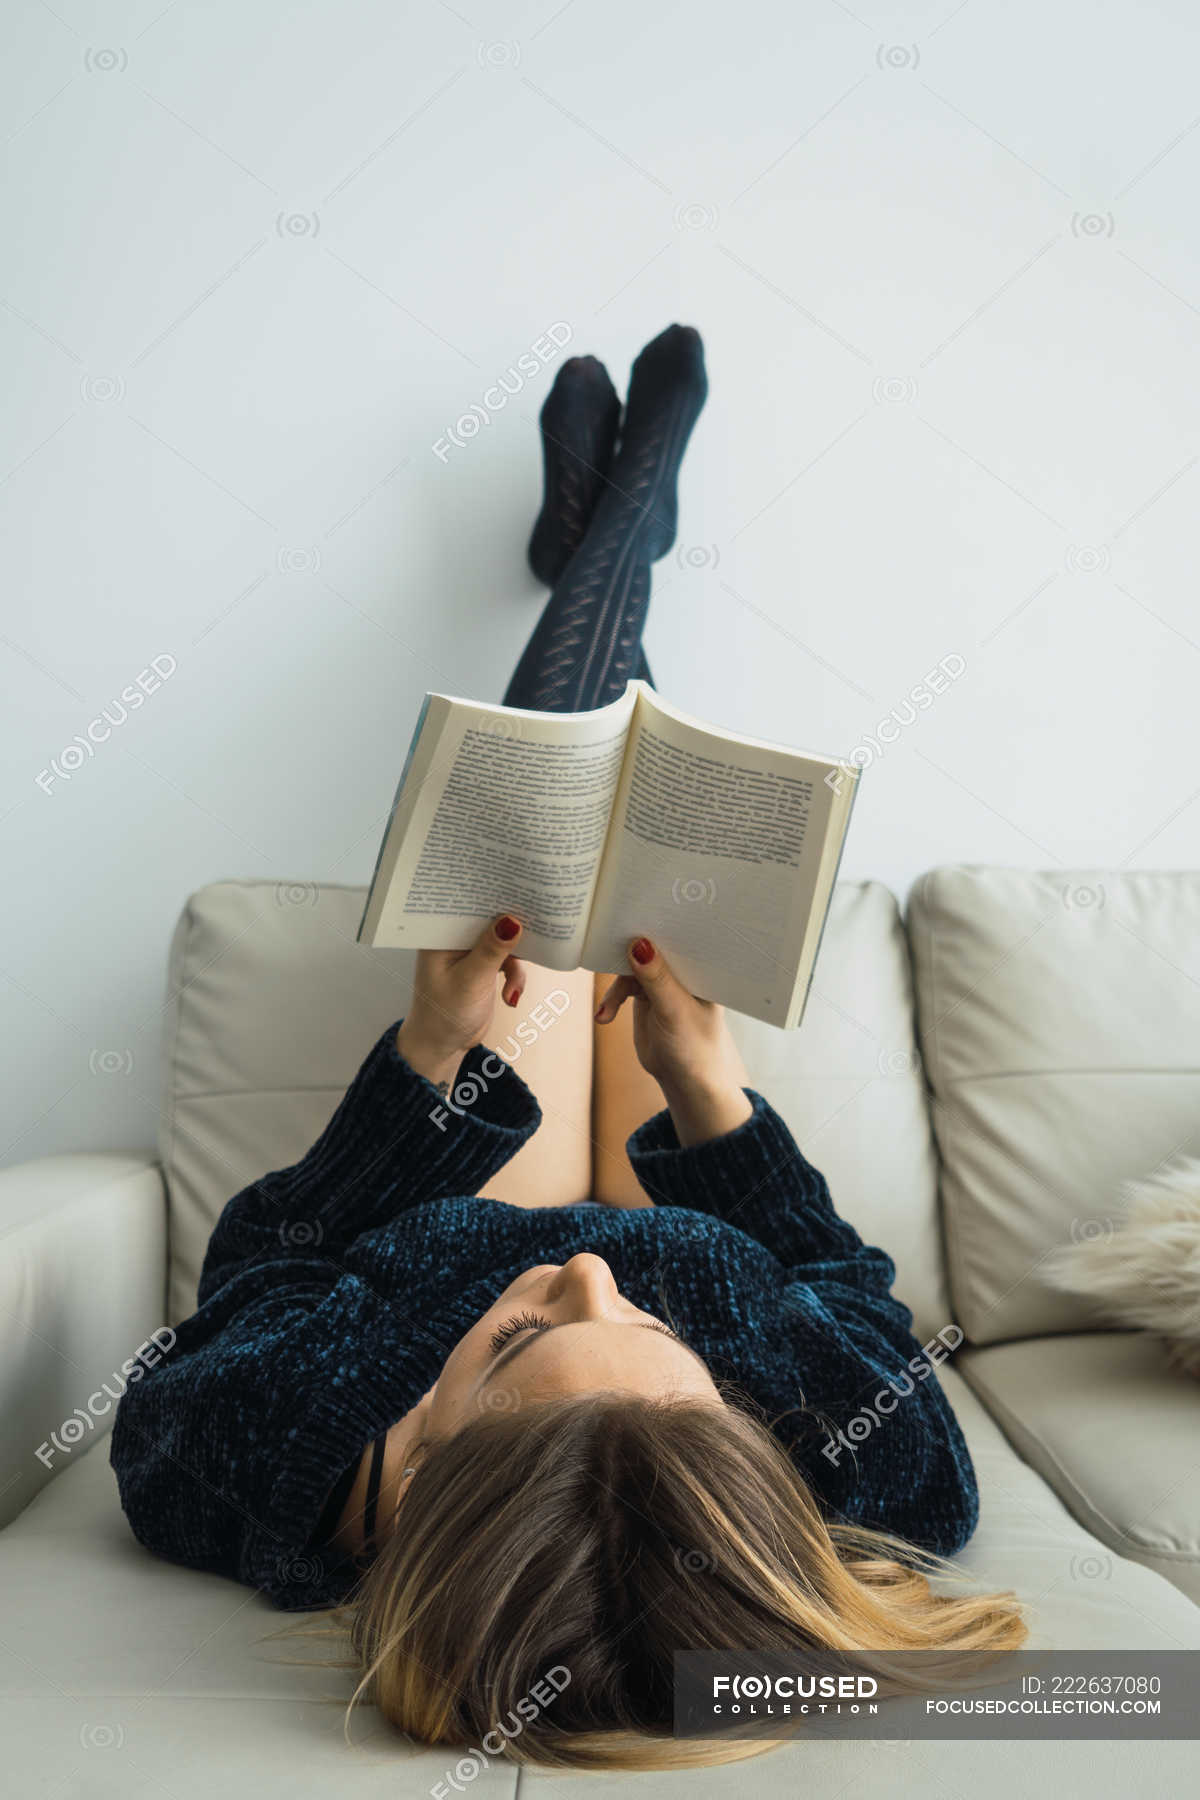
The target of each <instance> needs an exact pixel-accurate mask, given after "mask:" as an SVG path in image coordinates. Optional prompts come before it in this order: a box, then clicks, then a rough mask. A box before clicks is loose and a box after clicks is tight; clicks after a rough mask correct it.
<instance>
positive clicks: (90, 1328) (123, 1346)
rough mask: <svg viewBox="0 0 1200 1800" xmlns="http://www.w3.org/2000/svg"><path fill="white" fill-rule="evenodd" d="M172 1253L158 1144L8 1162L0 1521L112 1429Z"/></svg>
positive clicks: (161, 1300)
mask: <svg viewBox="0 0 1200 1800" xmlns="http://www.w3.org/2000/svg"><path fill="white" fill-rule="evenodd" d="M166 1257H167V1212H166V1196H165V1190H164V1186H163V1178H162V1171H161V1170H160V1169H159V1167H158V1164H157V1162H156V1161H155V1160H154V1159H153V1157H152V1155H151V1154H150V1153H149V1152H141V1151H98V1152H91V1153H80V1154H75V1155H67V1156H44V1157H40V1158H38V1159H37V1160H36V1161H34V1162H26V1163H20V1164H18V1165H17V1166H16V1167H15V1168H11V1169H3V1170H0V1526H4V1525H7V1524H8V1523H9V1522H10V1521H11V1520H12V1519H14V1518H15V1517H16V1516H17V1514H18V1513H19V1512H21V1511H22V1510H23V1508H25V1507H26V1506H28V1504H29V1502H30V1501H31V1500H32V1499H33V1497H34V1495H35V1494H36V1493H37V1492H38V1490H39V1488H42V1487H44V1486H45V1484H46V1483H47V1482H48V1481H49V1480H50V1479H51V1477H52V1476H54V1475H56V1474H57V1473H58V1472H59V1470H60V1469H62V1468H65V1467H66V1466H67V1465H68V1464H69V1462H70V1460H71V1455H72V1452H73V1451H76V1450H78V1451H80V1452H82V1451H83V1450H84V1449H86V1448H87V1446H88V1445H89V1444H92V1443H94V1442H95V1441H96V1438H97V1437H99V1436H102V1435H103V1433H104V1432H106V1431H107V1430H108V1428H109V1426H110V1425H111V1423H112V1413H113V1408H114V1404H115V1402H114V1399H113V1398H112V1396H114V1395H115V1396H116V1397H118V1398H119V1397H120V1393H121V1391H122V1386H121V1383H122V1377H121V1368H122V1364H124V1363H126V1362H127V1361H128V1359H129V1358H130V1357H132V1356H134V1354H135V1353H136V1351H137V1350H138V1348H139V1347H140V1346H141V1345H142V1344H143V1343H145V1342H146V1341H147V1340H148V1339H149V1338H150V1334H151V1333H152V1332H155V1331H158V1332H159V1333H160V1335H161V1332H162V1328H163V1321H164V1318H165V1306H166Z"/></svg>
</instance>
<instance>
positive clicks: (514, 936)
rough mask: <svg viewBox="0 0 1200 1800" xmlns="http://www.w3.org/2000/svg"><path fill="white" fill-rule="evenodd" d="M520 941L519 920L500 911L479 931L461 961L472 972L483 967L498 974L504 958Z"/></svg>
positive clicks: (476, 971)
mask: <svg viewBox="0 0 1200 1800" xmlns="http://www.w3.org/2000/svg"><path fill="white" fill-rule="evenodd" d="M520 941H521V922H520V920H519V919H514V918H513V916H512V914H511V913H501V914H500V916H499V918H497V919H493V920H492V922H491V924H490V925H489V926H488V927H487V929H486V930H485V931H482V932H480V934H479V936H478V937H477V938H476V940H475V942H474V943H473V944H472V946H471V948H470V949H469V950H468V951H467V954H466V955H465V956H464V957H463V963H464V964H466V965H467V966H468V968H469V970H470V973H472V974H482V973H483V971H484V970H485V969H486V970H489V971H490V972H491V973H492V974H499V972H500V969H501V967H502V966H503V964H504V962H505V960H506V959H507V958H508V957H510V956H511V955H512V953H513V951H514V950H515V949H516V947H517V945H518V943H519V942H520Z"/></svg>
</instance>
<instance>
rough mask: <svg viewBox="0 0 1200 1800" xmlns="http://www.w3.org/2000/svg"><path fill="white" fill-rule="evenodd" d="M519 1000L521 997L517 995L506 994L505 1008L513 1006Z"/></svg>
mask: <svg viewBox="0 0 1200 1800" xmlns="http://www.w3.org/2000/svg"><path fill="white" fill-rule="evenodd" d="M520 998H521V996H520V995H519V994H506V995H505V1000H504V1004H505V1005H506V1006H515V1005H516V1004H517V1001H518V1000H519V999H520Z"/></svg>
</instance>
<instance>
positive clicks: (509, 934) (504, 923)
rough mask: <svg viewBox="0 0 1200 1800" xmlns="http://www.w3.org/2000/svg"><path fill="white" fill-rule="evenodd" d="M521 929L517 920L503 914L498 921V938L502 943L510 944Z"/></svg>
mask: <svg viewBox="0 0 1200 1800" xmlns="http://www.w3.org/2000/svg"><path fill="white" fill-rule="evenodd" d="M520 929H521V927H520V925H519V924H518V922H517V920H516V919H514V918H512V917H511V916H510V914H508V913H501V914H500V917H499V918H498V919H497V920H496V936H497V937H498V938H499V939H500V941H501V942H502V943H505V944H509V943H511V942H512V940H513V938H515V937H516V935H517V933H518V931H520Z"/></svg>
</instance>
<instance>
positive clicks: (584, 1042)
mask: <svg viewBox="0 0 1200 1800" xmlns="http://www.w3.org/2000/svg"><path fill="white" fill-rule="evenodd" d="M528 967H529V975H528V980H527V983H526V988H525V993H524V994H523V996H522V998H521V1000H520V1001H519V1003H518V1004H517V1005H516V1006H515V1007H512V1006H505V1005H503V1003H502V1002H501V1001H500V999H499V994H498V993H497V1000H496V1007H495V1011H494V1013H493V1015H492V1023H491V1027H490V1029H489V1031H488V1034H487V1036H486V1038H485V1039H484V1042H485V1043H486V1044H487V1045H488V1046H489V1048H491V1049H494V1050H496V1051H497V1053H498V1054H499V1055H500V1056H501V1057H503V1059H504V1061H505V1062H507V1063H510V1064H511V1066H512V1067H513V1068H514V1069H515V1070H516V1071H517V1073H518V1074H519V1075H520V1076H521V1077H522V1078H523V1080H525V1081H526V1082H527V1083H528V1085H529V1086H530V1087H531V1088H532V1089H533V1092H534V1093H535V1094H536V1096H537V1099H538V1102H539V1104H540V1106H541V1109H542V1123H541V1125H540V1126H539V1127H538V1129H537V1130H536V1131H535V1132H534V1134H533V1136H532V1137H531V1138H529V1139H528V1140H527V1142H526V1143H524V1144H522V1146H521V1148H520V1149H519V1150H518V1151H517V1154H516V1155H515V1156H514V1157H513V1159H512V1161H511V1162H509V1163H506V1164H505V1166H504V1168H502V1169H501V1170H500V1171H499V1173H498V1174H496V1175H493V1176H492V1179H491V1180H490V1181H489V1182H488V1183H487V1185H486V1187H483V1188H481V1189H480V1193H481V1194H482V1195H484V1196H485V1197H486V1198H488V1199H491V1200H507V1201H508V1202H510V1204H512V1205H514V1206H563V1205H565V1204H567V1203H568V1202H570V1201H572V1200H587V1199H589V1198H590V1197H591V1191H592V1135H591V1133H592V1063H593V1053H592V1035H593V1024H592V1014H593V1012H594V1011H595V1009H596V1002H595V1001H594V1000H593V998H592V987H593V980H594V978H593V977H592V976H591V975H589V974H588V972H587V970H586V969H573V970H572V971H571V973H570V974H568V975H560V974H558V973H556V972H555V970H553V969H542V968H539V967H538V966H537V965H536V964H534V963H530V964H529V965H528ZM497 1079H498V1080H500V1081H503V1080H504V1079H505V1077H504V1076H503V1075H500V1076H498V1077H497Z"/></svg>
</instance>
